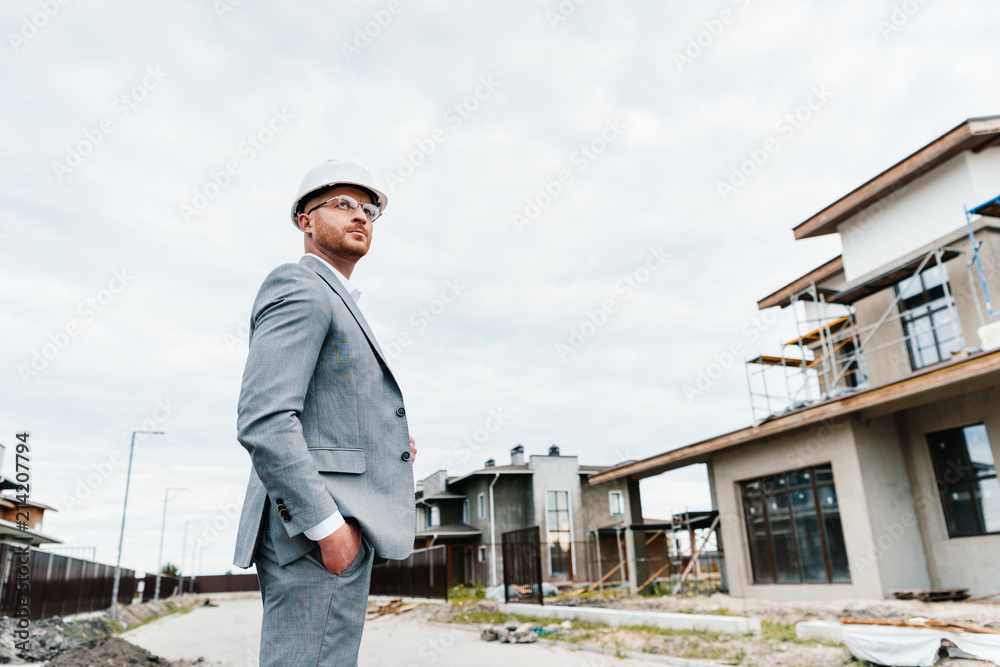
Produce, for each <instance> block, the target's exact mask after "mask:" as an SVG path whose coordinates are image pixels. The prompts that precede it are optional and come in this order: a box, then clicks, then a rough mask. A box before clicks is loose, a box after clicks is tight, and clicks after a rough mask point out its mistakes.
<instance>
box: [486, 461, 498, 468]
mask: <svg viewBox="0 0 1000 667" xmlns="http://www.w3.org/2000/svg"><path fill="white" fill-rule="evenodd" d="M496 464H497V462H496V461H494V460H493V459H486V467H487V468H492V467H493V466H495V465H496Z"/></svg>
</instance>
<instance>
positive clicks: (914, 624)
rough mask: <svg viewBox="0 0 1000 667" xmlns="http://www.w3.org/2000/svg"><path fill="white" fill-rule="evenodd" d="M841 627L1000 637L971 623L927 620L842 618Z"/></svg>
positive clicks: (995, 631) (996, 633)
mask: <svg viewBox="0 0 1000 667" xmlns="http://www.w3.org/2000/svg"><path fill="white" fill-rule="evenodd" d="M840 623H841V625H886V626H892V627H897V628H934V629H936V630H945V631H947V632H971V633H973V634H981V635H1000V630H993V629H991V628H984V627H982V626H979V625H972V624H970V623H958V622H956V621H935V620H933V619H926V618H911V619H909V620H906V621H900V620H895V619H888V618H842V619H840Z"/></svg>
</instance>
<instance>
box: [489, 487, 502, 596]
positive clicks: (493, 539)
mask: <svg viewBox="0 0 1000 667" xmlns="http://www.w3.org/2000/svg"><path fill="white" fill-rule="evenodd" d="M498 479H500V473H494V475H493V481H492V482H490V580H491V581H492V582H493V583H492V584H491V586H496V585H497V522H496V513H495V512H494V509H493V485H494V484H496V483H497V480H498Z"/></svg>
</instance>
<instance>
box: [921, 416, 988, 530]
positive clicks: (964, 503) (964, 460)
mask: <svg viewBox="0 0 1000 667" xmlns="http://www.w3.org/2000/svg"><path fill="white" fill-rule="evenodd" d="M927 442H928V444H929V445H930V448H931V459H932V461H933V463H934V474H935V476H936V477H937V484H938V491H940V493H941V504H942V505H943V506H944V516H945V521H946V523H947V524H948V536H949V537H967V536H969V535H985V534H987V533H1000V482H998V481H997V468H996V464H995V463H994V460H993V450H992V449H991V447H990V440H989V438H988V437H987V435H986V427H985V426H984V425H983V424H973V425H972V426H965V427H962V428H952V429H948V430H947V431H938V432H937V433H930V434H928V435H927Z"/></svg>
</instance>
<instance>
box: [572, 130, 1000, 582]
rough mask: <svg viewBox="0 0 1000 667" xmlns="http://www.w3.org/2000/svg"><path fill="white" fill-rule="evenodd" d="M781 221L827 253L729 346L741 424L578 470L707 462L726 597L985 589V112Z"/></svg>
mask: <svg viewBox="0 0 1000 667" xmlns="http://www.w3.org/2000/svg"><path fill="white" fill-rule="evenodd" d="M793 231H794V234H795V238H796V239H806V238H813V237H818V236H823V235H828V234H837V235H838V236H839V238H840V241H841V246H842V254H841V255H839V256H838V257H835V258H833V259H831V260H830V261H828V262H826V263H825V264H823V265H822V266H820V267H818V268H816V269H814V270H812V271H810V272H809V273H807V274H806V275H804V276H801V277H799V278H796V279H795V280H793V281H791V282H790V283H788V284H787V285H785V286H783V287H781V288H780V289H778V290H776V291H775V292H774V293H772V294H770V295H768V296H766V297H764V298H763V299H761V300H760V301H759V302H758V306H759V308H761V309H768V308H780V309H783V310H784V311H785V312H787V313H789V316H790V317H793V318H794V320H795V322H796V326H797V332H796V334H795V337H794V338H793V339H792V340H788V341H785V344H784V345H783V346H780V349H772V350H767V351H766V353H762V354H760V355H759V356H757V357H755V358H753V359H750V360H748V363H747V380H748V384H749V390H750V394H751V404H752V407H753V425H752V426H749V427H747V428H743V429H740V430H737V431H733V432H731V433H726V434H723V435H719V436H717V437H713V438H709V439H707V440H704V441H701V442H697V443H693V444H690V445H687V446H685V447H681V448H680V449H675V450H672V451H668V452H664V453H661V454H657V455H655V456H652V457H650V458H647V459H644V460H641V461H635V462H629V463H627V464H623V465H620V466H616V467H614V468H612V469H610V470H606V471H603V472H600V473H599V474H596V475H593V476H591V477H590V478H589V479H588V482H589V483H591V484H600V483H607V482H610V481H612V480H617V479H623V478H624V479H626V480H628V484H629V488H630V489H631V488H633V485H635V487H636V488H637V486H638V482H639V480H640V479H642V478H645V477H650V476H653V475H658V474H661V473H663V472H665V471H668V470H673V469H677V468H680V467H684V466H688V465H691V464H694V463H704V464H707V469H708V476H709V483H710V487H711V496H712V502H713V509H714V510H716V511H718V513H719V521H718V529H717V530H716V541H717V544H718V548H719V550H720V551H724V552H725V556H726V558H725V569H726V575H727V577H726V578H727V580H728V585H729V589H730V591H731V592H732V593H733V594H734V595H741V596H750V597H770V598H785V599H794V598H797V599H821V598H826V599H831V598H846V597H850V598H883V597H886V596H888V595H890V594H891V592H892V591H894V590H899V589H922V590H926V589H932V588H965V589H968V590H969V592H970V594H971V595H989V594H995V593H998V592H1000V588H998V582H1000V560H998V559H997V558H996V554H997V553H1000V482H998V480H997V475H996V465H995V461H996V459H997V458H998V456H1000V313H998V312H994V310H993V306H992V301H991V296H993V295H997V294H1000V275H998V273H1000V272H998V266H1000V116H992V117H986V118H974V119H970V120H967V121H966V122H964V123H962V124H960V125H959V126H957V127H955V128H954V129H952V130H951V131H949V132H947V133H945V134H944V135H942V136H940V137H938V138H937V139H935V140H934V141H932V142H931V143H929V144H927V145H926V146H924V147H922V148H921V149H919V150H918V151H916V152H915V153H913V154H911V155H909V156H908V157H906V158H905V159H903V160H902V161H900V162H899V163H897V164H895V165H893V166H892V167H890V168H889V169H887V170H886V171H884V172H882V173H881V174H879V175H877V176H875V177H874V178H872V179H871V180H869V181H868V182H866V183H864V184H862V185H861V186H860V187H858V188H856V189H855V190H853V191H851V192H849V193H847V194H845V195H844V196H843V197H841V198H840V199H838V200H837V201H835V202H833V203H831V204H829V205H828V206H826V207H825V208H823V209H822V210H821V211H820V212H818V213H816V214H815V215H813V216H812V217H810V218H809V219H807V220H805V221H804V222H802V223H801V224H799V225H798V226H796V227H795V228H794V230H793ZM632 510H633V511H640V510H639V503H638V502H636V503H633V504H632ZM641 541H642V540H641V539H638V538H637V539H635V542H634V548H633V549H631V550H630V551H634V552H635V553H636V563H637V564H641V562H642V553H641V551H642V544H641ZM645 575H646V573H644V572H636V574H635V576H636V577H637V578H638V580H639V581H640V582H641V581H642V580H643V578H644V576H645Z"/></svg>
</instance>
